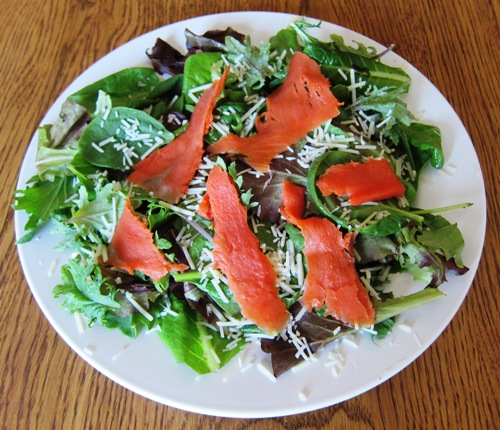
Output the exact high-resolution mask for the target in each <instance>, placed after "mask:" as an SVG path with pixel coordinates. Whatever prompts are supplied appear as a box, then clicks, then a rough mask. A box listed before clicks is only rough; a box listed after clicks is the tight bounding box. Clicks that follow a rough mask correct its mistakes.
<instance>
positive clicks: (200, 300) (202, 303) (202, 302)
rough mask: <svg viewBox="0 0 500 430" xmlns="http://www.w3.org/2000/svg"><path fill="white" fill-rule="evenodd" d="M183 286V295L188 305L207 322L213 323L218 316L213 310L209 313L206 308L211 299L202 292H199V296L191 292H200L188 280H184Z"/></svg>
mask: <svg viewBox="0 0 500 430" xmlns="http://www.w3.org/2000/svg"><path fill="white" fill-rule="evenodd" d="M183 287H184V297H185V299H186V301H187V302H188V304H189V306H191V308H193V309H194V310H195V311H196V312H198V313H199V314H200V315H201V316H202V318H203V319H204V320H205V321H206V322H207V323H209V324H215V323H216V322H217V321H218V320H219V318H217V315H215V314H214V313H213V312H210V313H209V312H208V309H207V305H209V304H211V303H213V302H212V300H210V298H209V297H208V296H207V295H206V294H205V293H203V292H201V295H200V297H196V294H193V292H200V290H199V289H198V288H197V287H196V285H194V284H191V283H190V282H184V284H183ZM194 297H196V299H195V298H194Z"/></svg>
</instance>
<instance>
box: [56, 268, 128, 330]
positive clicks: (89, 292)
mask: <svg viewBox="0 0 500 430" xmlns="http://www.w3.org/2000/svg"><path fill="white" fill-rule="evenodd" d="M61 277H62V281H63V283H62V284H59V285H57V286H56V287H54V289H53V295H54V297H55V298H58V297H63V298H64V301H63V302H62V305H61V306H62V307H63V308H65V309H67V310H68V311H69V312H71V313H74V312H79V313H81V314H83V315H84V316H85V317H86V318H87V319H88V321H89V326H92V325H93V324H94V322H95V321H96V320H98V321H99V322H102V319H103V318H104V316H105V314H106V313H107V312H109V311H111V310H117V309H119V307H120V305H119V303H118V302H116V301H115V300H114V295H115V291H114V290H113V289H111V288H110V286H109V284H107V283H106V279H104V278H103V277H102V274H101V270H100V269H99V267H98V266H95V265H94V264H92V263H90V262H87V264H85V263H84V262H83V261H82V260H81V259H80V258H76V259H72V260H69V261H68V263H66V264H65V265H64V266H63V267H62V268H61Z"/></svg>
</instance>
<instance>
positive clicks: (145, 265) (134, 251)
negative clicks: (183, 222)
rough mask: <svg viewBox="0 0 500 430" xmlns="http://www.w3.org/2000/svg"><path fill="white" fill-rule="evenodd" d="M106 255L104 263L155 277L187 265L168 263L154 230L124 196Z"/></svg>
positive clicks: (155, 279) (184, 268)
mask: <svg viewBox="0 0 500 430" xmlns="http://www.w3.org/2000/svg"><path fill="white" fill-rule="evenodd" d="M107 251H108V259H107V261H105V262H104V263H106V264H109V265H111V266H115V267H116V268H118V269H122V270H125V271H127V272H128V273H130V274H131V275H132V274H133V273H134V271H135V270H138V271H140V272H142V273H144V274H145V275H147V276H150V277H151V278H152V279H153V281H155V282H156V281H158V280H160V279H161V278H163V277H164V276H165V275H166V274H167V273H168V272H170V271H178V272H182V271H184V270H186V269H188V266H186V265H184V264H177V263H171V262H170V261H168V260H167V259H166V258H165V255H163V253H162V252H161V251H160V250H159V249H158V248H157V247H156V246H155V244H154V242H153V233H152V232H151V231H150V230H149V229H148V227H147V226H146V224H145V223H144V222H142V221H141V220H140V218H139V217H138V216H137V215H136V214H135V212H134V210H133V208H132V205H131V204H130V199H129V198H127V200H126V202H125V206H124V208H123V212H122V215H121V216H120V219H119V220H118V223H117V224H116V229H115V233H114V234H113V237H112V239H111V243H110V244H109V246H108V250H107Z"/></svg>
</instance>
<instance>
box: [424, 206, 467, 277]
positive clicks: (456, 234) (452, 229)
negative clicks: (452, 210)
mask: <svg viewBox="0 0 500 430" xmlns="http://www.w3.org/2000/svg"><path fill="white" fill-rule="evenodd" d="M424 218H425V221H424V225H425V226H426V227H427V229H423V230H422V231H421V232H419V233H418V234H417V235H416V239H417V240H418V242H419V243H420V244H422V245H424V246H425V247H427V248H429V249H430V250H432V251H434V252H441V253H442V254H443V255H444V257H445V258H446V260H451V259H454V260H455V263H456V264H457V266H458V267H463V262H462V250H463V249H464V245H465V242H464V238H463V236H462V233H461V232H460V229H459V228H458V226H457V224H450V222H449V221H448V220H446V219H445V218H443V217H442V216H439V215H431V214H429V215H426V216H425V217H424Z"/></svg>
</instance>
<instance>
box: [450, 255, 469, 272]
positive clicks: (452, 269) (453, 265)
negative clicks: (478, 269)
mask: <svg viewBox="0 0 500 430" xmlns="http://www.w3.org/2000/svg"><path fill="white" fill-rule="evenodd" d="M445 265H446V269H448V270H449V271H450V272H453V273H455V274H456V275H459V276H460V275H465V274H466V273H467V272H468V271H469V268H468V267H466V266H463V267H459V266H457V264H456V262H455V260H454V259H450V260H448V261H447V262H446V263H445Z"/></svg>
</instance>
